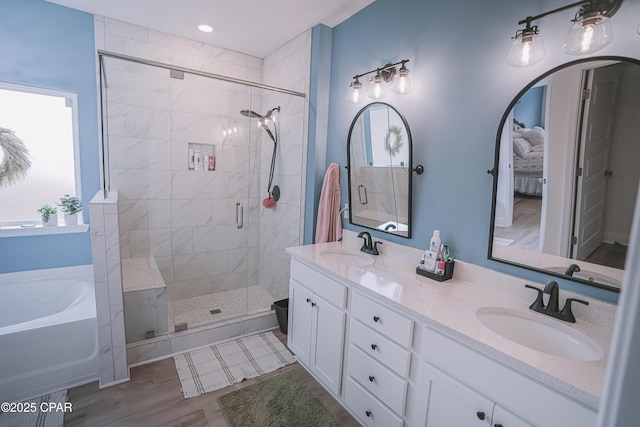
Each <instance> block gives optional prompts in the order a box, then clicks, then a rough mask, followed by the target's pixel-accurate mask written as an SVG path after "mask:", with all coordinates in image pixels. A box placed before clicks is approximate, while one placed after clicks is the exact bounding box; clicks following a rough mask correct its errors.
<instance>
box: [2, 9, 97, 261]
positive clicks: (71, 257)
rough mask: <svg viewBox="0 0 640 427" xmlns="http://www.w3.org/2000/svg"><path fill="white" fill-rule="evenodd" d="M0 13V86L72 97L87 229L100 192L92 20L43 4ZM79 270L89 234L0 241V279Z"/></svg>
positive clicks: (88, 258)
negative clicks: (91, 206) (33, 88)
mask: <svg viewBox="0 0 640 427" xmlns="http://www.w3.org/2000/svg"><path fill="white" fill-rule="evenodd" d="M0 11H2V13H0V57H1V58H2V61H0V81H3V82H8V83H14V84H21V85H29V86H38V87H44V88H49V89H57V90H63V91H68V92H74V93H77V94H78V118H79V132H80V162H81V173H82V195H81V198H82V200H83V206H84V211H83V216H84V222H85V223H88V222H89V204H88V202H89V200H91V198H92V197H93V196H94V195H95V193H96V192H97V191H98V189H99V188H100V184H99V181H100V172H99V171H100V168H99V160H98V158H99V154H98V113H97V102H98V101H97V91H96V72H95V46H94V34H93V16H92V15H90V14H87V13H83V12H79V11H76V10H73V9H69V8H66V7H62V6H58V5H56V4H53V3H49V2H46V1H44V0H20V1H15V0H0ZM0 203H2V201H0ZM83 264H91V238H90V234H89V232H86V233H79V234H66V235H49V236H30V237H7V238H0V273H6V272H11V271H23V270H33V269H40V268H51V267H65V266H72V265H83Z"/></svg>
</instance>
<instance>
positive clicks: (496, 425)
mask: <svg viewBox="0 0 640 427" xmlns="http://www.w3.org/2000/svg"><path fill="white" fill-rule="evenodd" d="M493 427H503V426H502V424H494V425H493Z"/></svg>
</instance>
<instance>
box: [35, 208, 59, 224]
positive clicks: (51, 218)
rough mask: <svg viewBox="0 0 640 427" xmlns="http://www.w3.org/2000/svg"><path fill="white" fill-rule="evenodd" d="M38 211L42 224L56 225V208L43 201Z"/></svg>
mask: <svg viewBox="0 0 640 427" xmlns="http://www.w3.org/2000/svg"><path fill="white" fill-rule="evenodd" d="M38 213H39V214H40V215H41V216H42V225H43V226H56V225H58V209H56V208H54V207H53V206H51V205H50V204H49V203H45V204H44V205H42V207H40V209H38Z"/></svg>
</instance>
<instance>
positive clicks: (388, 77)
mask: <svg viewBox="0 0 640 427" xmlns="http://www.w3.org/2000/svg"><path fill="white" fill-rule="evenodd" d="M407 62H409V60H408V59H403V60H402V61H400V62H396V63H395V64H387V65H385V66H384V67H382V68H376V69H375V70H371V71H367V72H366V73H362V74H356V75H355V76H353V81H352V82H351V84H350V85H349V93H348V95H347V100H348V101H349V102H352V103H354V104H358V103H360V102H362V101H363V100H364V87H363V85H362V83H360V77H364V76H367V75H369V74H373V73H375V76H371V78H370V79H369V86H368V88H367V92H366V93H367V96H368V97H369V98H371V99H374V100H377V99H381V98H383V97H384V96H385V95H386V94H387V89H388V86H390V89H391V91H393V92H395V93H398V94H405V93H409V92H410V91H411V89H413V81H412V79H411V74H410V73H409V70H408V69H407V67H406V65H405V64H406V63H407ZM398 65H400V69H396V67H397V66H398Z"/></svg>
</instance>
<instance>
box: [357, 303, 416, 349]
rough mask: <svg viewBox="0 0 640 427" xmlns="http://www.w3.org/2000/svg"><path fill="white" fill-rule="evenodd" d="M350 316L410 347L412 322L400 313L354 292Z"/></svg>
mask: <svg viewBox="0 0 640 427" xmlns="http://www.w3.org/2000/svg"><path fill="white" fill-rule="evenodd" d="M351 317H352V318H353V319H357V320H359V321H361V322H362V323H363V324H365V325H367V326H369V327H370V328H371V329H373V330H374V331H376V332H378V333H380V334H382V335H384V336H385V337H387V338H390V339H392V340H394V341H395V342H397V343H399V344H400V345H402V346H404V347H407V348H409V347H411V341H412V338H413V324H414V322H413V320H411V319H409V318H407V317H405V316H403V315H401V314H400V313H397V312H395V311H393V310H391V309H388V308H386V307H384V306H383V305H382V304H379V303H377V302H374V301H372V300H370V299H368V298H365V297H364V296H362V295H360V294H358V293H355V292H354V293H353V299H352V302H351Z"/></svg>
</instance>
